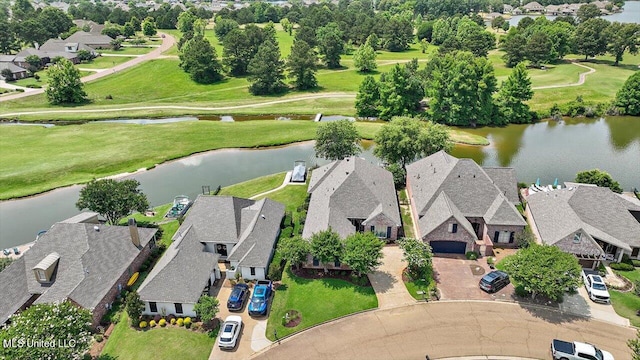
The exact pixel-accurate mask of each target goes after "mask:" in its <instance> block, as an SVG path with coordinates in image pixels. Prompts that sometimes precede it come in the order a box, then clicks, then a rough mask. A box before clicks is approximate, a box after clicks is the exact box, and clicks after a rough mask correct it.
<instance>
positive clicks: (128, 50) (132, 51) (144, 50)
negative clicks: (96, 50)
mask: <svg viewBox="0 0 640 360" xmlns="http://www.w3.org/2000/svg"><path fill="white" fill-rule="evenodd" d="M163 31H165V30H163ZM155 49H156V48H155V47H143V46H126V47H122V48H120V50H110V49H103V50H100V53H102V54H118V55H144V54H148V53H150V52H152V51H153V50H155Z"/></svg>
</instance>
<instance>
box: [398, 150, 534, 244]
mask: <svg viewBox="0 0 640 360" xmlns="http://www.w3.org/2000/svg"><path fill="white" fill-rule="evenodd" d="M489 174H491V175H492V176H489ZM407 179H408V182H409V186H410V187H411V193H412V198H413V199H412V200H413V202H414V205H415V207H416V210H417V212H418V215H420V216H423V215H425V214H426V213H427V211H429V208H430V207H431V206H432V204H433V202H434V201H435V200H436V199H438V197H439V195H440V193H441V192H444V193H446V194H447V198H448V200H449V201H450V202H451V203H452V204H454V205H455V207H456V208H457V209H458V210H459V211H460V213H461V214H462V215H463V216H464V217H465V218H467V217H482V218H484V219H485V222H490V223H491V224H495V225H520V226H524V225H526V223H525V221H524V219H523V218H522V216H521V215H520V213H519V212H518V210H517V209H516V208H515V206H513V204H512V203H511V202H510V200H512V199H509V198H510V197H511V198H514V199H515V198H517V193H516V196H514V195H513V194H512V190H509V189H510V188H511V187H513V188H514V189H515V188H516V182H515V181H516V180H515V171H514V170H513V169H505V170H504V171H503V170H500V169H498V168H489V171H488V172H487V171H485V169H483V168H481V167H480V166H478V164H476V162H475V161H473V160H472V159H457V158H455V157H453V156H451V155H449V154H447V153H446V152H444V151H439V152H437V153H435V154H433V155H430V156H428V157H426V158H424V159H421V160H418V161H416V162H414V163H412V164H409V165H408V166H407ZM509 182H511V183H512V184H511V185H509ZM513 191H517V190H513ZM505 193H506V195H505ZM509 194H511V195H509ZM420 230H421V234H422V235H423V236H424V235H426V234H428V232H425V230H427V229H422V228H421V229H420ZM472 233H473V232H472Z"/></svg>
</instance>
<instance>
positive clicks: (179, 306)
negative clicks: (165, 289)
mask: <svg viewBox="0 0 640 360" xmlns="http://www.w3.org/2000/svg"><path fill="white" fill-rule="evenodd" d="M173 305H174V306H175V307H176V314H182V304H180V303H174V304H173Z"/></svg>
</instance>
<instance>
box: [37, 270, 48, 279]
mask: <svg viewBox="0 0 640 360" xmlns="http://www.w3.org/2000/svg"><path fill="white" fill-rule="evenodd" d="M36 272H37V273H38V280H39V281H48V279H47V274H45V272H44V271H42V270H37V271H36Z"/></svg>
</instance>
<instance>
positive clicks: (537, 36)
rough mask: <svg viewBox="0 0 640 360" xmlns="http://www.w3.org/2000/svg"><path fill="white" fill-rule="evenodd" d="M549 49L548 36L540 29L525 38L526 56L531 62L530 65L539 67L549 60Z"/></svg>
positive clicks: (550, 45)
mask: <svg viewBox="0 0 640 360" xmlns="http://www.w3.org/2000/svg"><path fill="white" fill-rule="evenodd" d="M551 49H552V44H551V41H550V40H549V36H547V34H546V33H544V32H542V31H539V32H536V33H534V34H533V35H531V36H530V37H529V39H528V40H527V48H526V50H525V53H526V58H527V60H529V61H530V62H531V65H532V66H535V67H539V66H540V65H542V64H544V63H546V62H549V61H550V60H551V59H550V54H551V53H552V52H551Z"/></svg>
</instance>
